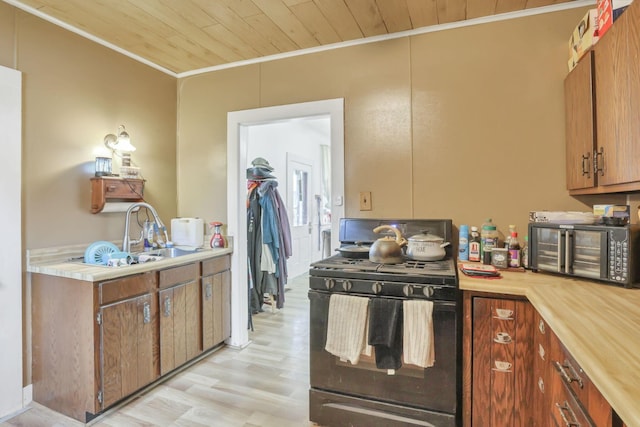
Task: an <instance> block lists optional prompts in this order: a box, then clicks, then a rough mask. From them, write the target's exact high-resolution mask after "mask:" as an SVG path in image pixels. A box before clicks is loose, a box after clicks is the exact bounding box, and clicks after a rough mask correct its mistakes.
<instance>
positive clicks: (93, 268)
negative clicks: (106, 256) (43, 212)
mask: <svg viewBox="0 0 640 427" xmlns="http://www.w3.org/2000/svg"><path fill="white" fill-rule="evenodd" d="M232 252H233V248H230V247H229V248H215V249H209V248H206V249H200V250H198V251H195V252H194V253H192V254H188V255H182V256H179V257H175V258H163V259H160V260H156V261H148V262H145V263H141V264H132V265H126V266H121V267H107V266H103V265H91V264H85V263H83V262H81V261H68V259H69V258H68V257H67V258H64V257H63V258H62V259H63V260H62V261H60V260H57V261H56V260H55V259H49V258H53V256H49V255H48V254H44V255H43V254H42V253H40V254H37V255H36V256H35V257H33V259H32V261H30V262H28V263H27V271H28V272H30V273H40V274H48V275H50V276H58V277H67V278H69V279H75V280H83V281H87V282H100V281H103V280H111V279H116V278H118V277H123V276H128V275H131V274H138V273H144V272H147V271H151V270H162V269H165V268H169V267H174V266H177V265H182V264H188V263H191V262H195V261H202V260H205V259H209V258H215V257H219V256H222V255H226V254H230V253H232ZM58 258H60V257H59V256H58Z"/></svg>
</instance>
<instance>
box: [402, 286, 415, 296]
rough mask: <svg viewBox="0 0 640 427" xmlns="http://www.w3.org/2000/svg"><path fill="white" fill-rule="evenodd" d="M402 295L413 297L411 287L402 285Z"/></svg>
mask: <svg viewBox="0 0 640 427" xmlns="http://www.w3.org/2000/svg"><path fill="white" fill-rule="evenodd" d="M402 293H403V294H404V296H405V297H410V296H411V295H413V286H412V285H404V287H403V288H402Z"/></svg>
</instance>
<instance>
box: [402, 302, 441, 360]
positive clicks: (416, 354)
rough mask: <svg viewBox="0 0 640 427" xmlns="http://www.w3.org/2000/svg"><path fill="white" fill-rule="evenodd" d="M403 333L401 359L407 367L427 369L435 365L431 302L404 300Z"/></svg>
mask: <svg viewBox="0 0 640 427" xmlns="http://www.w3.org/2000/svg"><path fill="white" fill-rule="evenodd" d="M402 312H403V320H404V324H403V327H404V332H403V336H402V341H403V343H402V353H403V354H402V357H403V360H404V363H405V364H407V365H417V366H420V367H421V368H429V367H431V366H433V364H434V363H435V348H434V347H435V346H434V340H433V302H432V301H421V300H405V301H403V303H402Z"/></svg>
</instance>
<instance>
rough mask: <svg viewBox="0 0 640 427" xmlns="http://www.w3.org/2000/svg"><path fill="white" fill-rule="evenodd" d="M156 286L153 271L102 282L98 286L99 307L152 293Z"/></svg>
mask: <svg viewBox="0 0 640 427" xmlns="http://www.w3.org/2000/svg"><path fill="white" fill-rule="evenodd" d="M156 284H157V281H156V273H155V272H153V271H150V272H148V273H143V274H136V275H135V276H129V277H124V278H120V279H116V280H111V281H108V282H102V283H100V284H99V285H98V286H99V288H100V290H99V300H100V301H99V302H100V305H105V304H110V303H113V302H116V301H121V300H124V299H127V298H131V297H135V296H138V295H143V294H146V293H149V292H152V291H153V290H154V289H155V288H156Z"/></svg>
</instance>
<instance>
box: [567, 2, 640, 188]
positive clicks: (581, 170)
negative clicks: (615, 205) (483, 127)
mask: <svg viewBox="0 0 640 427" xmlns="http://www.w3.org/2000/svg"><path fill="white" fill-rule="evenodd" d="M592 53H593V57H591V56H585V57H584V58H583V59H582V60H581V61H580V63H579V64H578V66H577V67H576V68H575V69H574V70H573V71H572V72H571V73H570V74H569V76H567V79H566V80H565V100H566V120H567V122H566V128H567V189H568V190H569V192H570V194H572V195H579V194H599V193H616V192H625V191H638V190H640V168H638V167H637V163H638V161H640V144H638V139H640V79H638V75H640V59H639V57H640V2H633V3H631V5H629V7H628V8H627V10H626V11H625V12H624V13H623V14H622V15H621V16H620V17H619V18H618V20H616V22H615V23H614V25H613V26H612V27H611V28H610V29H609V31H607V33H606V34H605V35H604V36H603V37H602V38H601V39H600V41H599V42H598V44H596V46H595V47H594V48H593V52H592ZM591 61H593V65H591ZM591 70H592V71H593V72H592V73H591ZM589 74H591V75H589ZM589 94H592V96H593V98H591V99H588V98H589ZM590 104H592V106H591V111H590V112H589V111H588V109H589V107H588V105H590ZM570 109H571V110H570ZM594 128H595V132H594ZM594 136H595V138H594ZM589 146H593V149H592V150H591V151H589V150H588V147H589Z"/></svg>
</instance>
